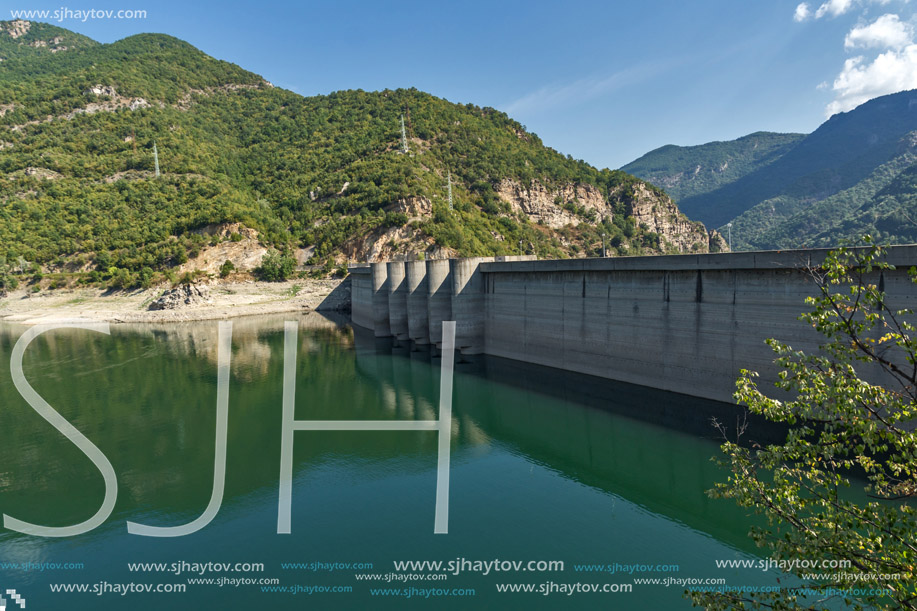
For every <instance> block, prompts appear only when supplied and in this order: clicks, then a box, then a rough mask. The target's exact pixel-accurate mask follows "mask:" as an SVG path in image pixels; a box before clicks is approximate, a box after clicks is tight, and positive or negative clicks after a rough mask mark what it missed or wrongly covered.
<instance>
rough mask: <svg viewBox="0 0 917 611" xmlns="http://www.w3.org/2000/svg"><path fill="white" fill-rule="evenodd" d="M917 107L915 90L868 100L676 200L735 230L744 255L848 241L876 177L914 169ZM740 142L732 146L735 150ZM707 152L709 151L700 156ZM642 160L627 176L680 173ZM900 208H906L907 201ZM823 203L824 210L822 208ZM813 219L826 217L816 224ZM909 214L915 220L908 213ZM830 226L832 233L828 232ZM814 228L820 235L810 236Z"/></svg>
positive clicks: (880, 232) (890, 237) (656, 160)
mask: <svg viewBox="0 0 917 611" xmlns="http://www.w3.org/2000/svg"><path fill="white" fill-rule="evenodd" d="M915 106H917V90H912V91H903V92H899V93H894V94H890V95H886V96H881V97H879V98H875V99H873V100H869V101H868V102H865V103H864V104H862V105H860V106H858V107H857V108H855V109H853V110H851V111H848V112H845V113H838V114H836V115H834V116H832V117H831V118H830V119H828V120H827V121H825V122H824V123H823V124H822V125H820V126H819V127H818V128H817V129H816V130H815V131H813V132H812V133H811V134H808V135H806V136H804V137H803V138H801V139H799V140H798V141H796V142H790V146H789V147H788V148H787V149H786V150H777V153H778V156H777V157H776V158H775V159H772V160H771V161H770V162H769V163H767V164H762V165H760V166H757V167H755V166H752V165H749V166H747V168H746V169H747V172H745V173H743V174H741V175H738V176H734V177H731V180H724V181H721V183H720V184H718V185H717V186H716V188H715V189H710V190H707V191H697V192H693V193H683V195H686V196H684V197H681V198H680V199H679V198H678V197H676V201H678V204H679V207H680V209H682V210H683V211H684V212H685V213H686V214H688V215H689V216H691V217H692V218H697V219H699V220H701V221H702V222H705V223H707V224H709V225H710V226H713V227H719V228H720V229H722V228H724V226H725V224H726V223H732V225H733V227H732V234H733V236H734V244H735V246H737V247H738V248H740V249H748V248H754V249H769V248H793V247H797V248H798V247H804V246H808V245H815V244H817V245H820V246H834V245H837V244H839V243H840V242H841V241H849V240H850V239H851V236H850V235H849V232H846V231H845V230H844V229H843V225H844V223H845V222H846V220H848V219H847V215H855V214H857V211H858V210H860V208H862V207H864V206H865V207H870V206H871V205H872V204H871V203H870V202H871V198H872V197H874V196H875V195H876V191H875V189H873V188H872V187H871V186H870V185H872V184H875V183H876V181H877V180H879V178H880V177H879V176H874V174H876V173H877V172H878V173H879V174H880V175H882V174H883V173H887V172H888V171H890V169H891V168H894V169H895V171H896V172H900V171H903V170H904V169H905V168H906V167H907V166H909V165H910V162H909V161H908V159H907V158H906V157H902V156H906V155H909V154H911V153H910V149H911V147H912V144H910V143H911V141H912V140H913V138H912V136H911V135H910V134H912V133H913V132H915V130H917V108H915ZM753 135H754V134H752V135H749V136H746V137H745V138H748V137H751V136H753ZM739 140H742V139H739ZM739 140H737V141H732V142H731V143H727V145H731V146H735V145H734V143H735V142H739ZM704 146H708V145H701V148H700V149H698V150H701V151H702V150H703V148H702V147H704ZM691 153H694V154H695V156H696V151H687V152H684V154H685V156H686V158H687V162H690V161H691ZM641 160H642V161H641V164H637V161H640V160H637V161H635V162H633V163H632V164H628V165H626V166H624V169H626V170H631V171H633V172H634V173H635V174H636V175H637V176H640V177H642V178H644V179H647V180H653V179H655V180H656V181H657V182H665V178H666V177H667V176H672V175H675V174H676V173H677V172H678V171H679V169H680V168H679V167H677V166H675V165H673V164H671V163H669V164H668V165H666V161H667V160H666V158H665V157H664V156H661V155H660V154H658V153H656V154H654V153H653V152H651V153H648V154H647V155H645V156H644V157H641ZM635 164H637V165H635ZM654 164H655V166H656V171H655V175H651V173H650V172H649V171H648V169H647V168H649V167H653V165H654ZM832 198H833V199H832ZM898 201H900V202H902V205H904V204H903V202H904V201H905V200H902V199H900V198H899V199H898ZM908 201H909V200H908ZM820 202H826V203H825V204H822V205H818V204H819V203H820ZM842 202H843V203H842ZM831 203H837V204H838V205H836V206H832V205H829V204H831ZM887 203H888V201H886V204H887ZM907 205H908V206H909V205H910V204H907ZM816 211H817V212H816ZM816 214H819V215H823V216H825V215H826V218H823V219H818V220H817V222H812V220H813V219H814V216H815V215H816ZM905 215H906V216H913V214H912V213H911V212H905ZM807 219H809V220H807ZM861 220H862V219H861ZM826 224H828V225H831V226H832V227H835V229H834V230H832V229H825V228H824V226H825V225H826ZM814 226H819V227H822V231H821V232H820V233H813V232H812V231H814V229H812V228H813V227H814ZM859 226H860V228H861V229H863V230H864V231H867V232H870V233H873V234H874V237H877V238H880V239H883V240H886V241H891V242H893V243H900V241H901V240H906V239H909V238H907V237H906V235H909V233H908V232H904V233H900V234H899V233H896V232H895V231H894V228H893V227H891V226H890V225H889V224H888V223H885V224H883V227H882V228H879V227H875V226H870V225H869V224H868V223H867V224H865V225H864V224H863V223H860V225H859ZM824 231H828V233H824ZM831 231H834V232H835V233H834V234H832V233H831ZM832 236H833V237H832Z"/></svg>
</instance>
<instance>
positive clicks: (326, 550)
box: [0, 314, 754, 609]
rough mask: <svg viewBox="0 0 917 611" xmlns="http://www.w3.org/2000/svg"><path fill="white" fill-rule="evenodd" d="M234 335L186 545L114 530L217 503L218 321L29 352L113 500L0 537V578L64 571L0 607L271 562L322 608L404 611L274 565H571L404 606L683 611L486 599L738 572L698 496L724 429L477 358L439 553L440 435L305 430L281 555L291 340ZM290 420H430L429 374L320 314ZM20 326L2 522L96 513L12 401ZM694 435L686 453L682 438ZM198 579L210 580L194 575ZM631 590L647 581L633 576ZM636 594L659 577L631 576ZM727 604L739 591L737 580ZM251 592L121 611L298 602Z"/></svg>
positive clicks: (702, 412) (227, 590)
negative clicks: (226, 565) (723, 562)
mask: <svg viewBox="0 0 917 611" xmlns="http://www.w3.org/2000/svg"><path fill="white" fill-rule="evenodd" d="M289 318H291V316H285V317H268V318H252V319H239V320H236V321H234V323H233V327H234V329H233V354H232V365H231V373H232V378H231V381H230V398H229V402H230V412H229V437H228V455H227V481H226V493H225V496H224V501H223V505H222V509H221V511H220V513H219V514H218V515H217V517H216V519H215V520H214V521H213V522H212V523H211V524H210V525H209V526H208V527H206V528H205V529H203V530H202V531H200V532H198V533H195V534H193V535H189V536H186V537H182V538H178V539H166V540H163V539H151V538H145V537H137V536H132V535H128V534H127V532H126V528H125V524H124V522H125V520H128V519H130V520H132V521H136V522H140V523H144V524H150V525H160V526H169V525H177V524H183V523H185V522H188V521H190V520H193V519H194V518H195V517H197V516H198V515H199V514H200V513H201V512H202V511H203V509H204V507H206V505H207V502H208V500H209V498H210V489H211V484H212V477H213V471H212V469H213V448H214V444H213V437H214V420H215V388H216V338H217V324H216V322H209V323H208V322H205V323H194V324H190V323H189V324H173V325H163V326H153V325H145V326H139V325H138V326H128V325H119V326H112V333H111V336H100V335H99V334H93V333H90V332H84V331H78V330H62V331H55V332H52V333H49V334H47V335H44V336H41V337H39V338H38V339H36V340H35V341H34V342H33V344H32V345H31V347H30V348H29V351H28V353H27V354H26V357H25V360H24V368H25V372H26V376H27V378H28V380H29V382H30V383H31V384H32V386H33V387H34V388H35V389H36V390H37V391H38V392H39V393H40V394H41V395H42V396H43V397H44V398H45V399H46V400H47V401H48V402H49V403H50V404H51V405H52V406H54V407H55V408H56V409H57V410H58V411H59V412H60V413H61V414H62V415H63V416H65V417H66V418H67V419H68V420H70V421H71V422H72V423H73V424H74V425H75V426H77V428H79V429H80V430H81V431H82V432H83V433H84V434H86V436H87V437H88V438H89V439H91V440H92V441H93V442H94V443H95V444H96V445H97V446H98V447H99V448H100V449H101V450H102V451H103V452H104V453H105V455H106V456H107V457H108V458H109V460H110V461H111V462H112V464H113V465H114V467H115V471H116V473H117V474H118V481H119V497H118V503H117V506H116V509H115V512H114V514H113V515H112V517H111V518H110V519H109V521H108V522H107V523H106V524H105V525H104V526H103V527H100V528H99V529H97V530H95V531H93V532H92V533H89V534H87V535H82V536H79V537H74V538H70V539H39V538H34V537H28V536H24V535H20V534H17V533H13V532H10V531H7V530H3V531H2V532H0V566H2V563H4V562H6V563H15V562H33V563H41V562H52V563H58V562H77V563H82V564H83V566H84V568H83V569H80V570H72V571H56V572H39V571H31V572H28V571H21V570H8V569H2V568H0V579H2V583H0V585H2V586H3V587H4V588H7V587H14V588H18V589H19V590H20V591H21V592H26V593H27V594H26V596H27V598H29V602H30V604H32V605H33V608H55V607H57V606H60V604H61V603H62V602H64V601H65V602H66V605H67V606H68V607H70V608H77V609H103V608H125V601H126V600H128V599H127V598H116V597H113V598H111V599H107V598H105V597H96V596H93V595H91V594H79V595H77V594H74V595H69V596H67V597H66V598H62V596H63V595H59V594H51V593H50V592H49V587H48V584H50V583H73V582H81V583H90V584H92V583H96V582H100V581H107V582H110V583H129V582H145V583H187V578H188V575H174V574H168V573H156V572H152V573H151V572H139V573H138V572H131V571H130V570H129V569H128V567H127V563H129V562H130V563H134V562H173V561H188V562H207V561H213V562H263V563H264V565H265V570H264V572H263V573H258V574H231V575H228V576H229V577H257V578H262V577H276V578H278V579H279V580H280V584H282V585H293V584H304V585H318V586H340V585H343V586H352V587H353V592H351V593H340V594H331V593H328V594H315V595H312V598H311V599H307V600H308V603H309V604H310V605H315V606H318V607H319V608H344V609H347V608H354V609H358V608H393V609H398V608H403V606H404V601H403V600H397V599H385V598H381V597H371V596H370V593H369V588H370V586H372V587H398V586H400V585H405V584H399V583H389V584H386V583H384V582H377V583H372V584H370V583H369V582H365V581H357V580H355V577H354V573H355V571H353V570H339V571H334V572H327V571H318V572H313V571H305V570H284V569H283V568H282V567H281V563H286V562H325V563H329V562H344V563H347V562H350V563H353V562H362V563H372V564H373V569H372V571H369V572H374V573H379V574H386V573H390V572H392V570H393V565H392V562H393V561H396V560H444V561H448V560H452V559H456V558H467V559H470V560H491V559H495V558H499V559H504V560H524V561H528V560H563V561H564V562H565V563H566V570H565V572H563V573H539V574H537V575H532V574H528V575H526V574H523V573H502V574H494V573H491V574H490V575H488V576H482V575H477V574H473V573H463V574H461V575H456V576H450V577H449V579H448V580H445V581H438V582H429V581H427V582H412V583H410V584H407V585H412V586H414V587H417V588H427V587H439V588H443V587H448V588H474V589H475V590H476V595H475V597H474V598H473V599H468V598H465V599H461V598H437V599H436V600H435V601H430V602H431V603H435V604H436V606H437V607H445V608H457V609H461V608H472V607H474V608H520V609H528V608H533V607H534V608H557V609H571V608H595V607H596V605H597V604H601V605H602V606H608V605H611V606H613V607H614V608H616V609H628V608H633V609H644V608H690V605H689V604H688V603H687V602H686V601H685V600H684V599H683V598H682V596H681V592H682V589H683V588H681V587H670V588H664V587H642V588H638V587H635V588H634V591H633V592H631V593H628V594H616V595H604V596H614V598H613V600H612V601H611V602H610V603H609V602H608V601H606V600H604V599H602V600H599V598H597V597H602V596H603V595H601V594H579V595H577V596H573V597H566V596H561V595H557V596H553V597H550V596H549V597H542V596H539V595H536V594H529V595H523V594H500V593H497V592H496V589H495V584H496V583H541V582H544V581H554V582H557V583H575V582H602V583H606V582H607V583H631V582H632V577H633V576H621V575H600V576H594V575H590V574H588V573H576V572H575V571H574V570H573V565H574V564H590V563H615V562H617V563H621V564H635V563H639V564H652V565H656V564H675V565H679V567H680V570H679V572H678V573H677V574H674V573H667V574H664V575H663V576H665V575H676V576H679V577H683V578H684V577H720V576H728V575H724V574H723V572H722V571H718V570H717V569H716V567H715V564H714V561H715V560H716V559H724V558H735V557H748V554H749V553H752V552H753V550H754V548H753V546H752V545H751V543H750V541H749V539H748V538H747V532H748V529H749V526H750V523H751V520H750V518H748V517H747V516H746V515H745V512H744V511H743V510H740V509H739V508H736V507H734V506H733V505H732V504H731V503H729V502H728V501H717V500H711V499H709V498H708V497H707V495H706V494H705V491H706V490H707V489H709V488H711V487H712V486H713V484H714V482H715V481H719V480H722V479H723V478H724V477H725V474H724V473H723V472H722V471H720V470H719V468H718V467H717V466H716V465H715V464H714V463H713V462H711V460H710V459H711V457H713V456H715V455H717V454H718V443H717V442H716V441H715V440H713V437H714V431H713V429H712V427H711V426H710V424H709V416H710V415H711V414H713V413H717V414H718V415H719V416H720V418H721V419H728V418H733V417H734V412H733V408H731V407H729V406H724V405H722V404H711V403H709V402H705V401H702V400H696V399H690V398H686V397H682V396H677V395H673V394H670V393H663V392H655V391H651V390H649V389H644V388H638V387H633V386H628V385H623V384H615V383H612V382H608V381H607V380H597V379H594V378H589V377H586V376H577V375H575V374H570V373H564V372H558V371H554V370H549V369H546V368H540V367H535V366H530V365H523V364H520V363H515V362H512V361H506V360H501V359H495V358H491V357H475V358H474V359H473V360H469V359H458V361H457V363H456V367H455V392H454V405H453V427H452V430H453V436H452V468H451V502H450V524H449V533H450V534H449V535H445V536H443V535H434V534H433V515H434V514H433V510H434V500H435V499H434V490H435V480H436V457H437V437H436V434H435V433H433V432H426V431H397V432H377V431H365V432H363V431H360V432H318V431H308V432H297V433H296V435H295V449H294V482H293V485H294V489H293V512H292V524H293V532H292V534H291V535H277V534H276V523H277V480H278V469H279V464H280V433H281V428H280V415H281V397H282V374H283V321H284V320H285V319H289ZM298 320H299V322H300V330H299V353H298V359H297V394H296V418H297V419H316V420H343V419H356V420H384V419H417V420H432V419H435V418H436V411H437V405H438V392H439V375H440V372H439V359H438V358H436V357H435V356H434V355H431V354H430V353H429V352H428V351H423V350H418V349H416V348H415V347H411V346H403V345H398V344H396V343H394V342H392V341H390V340H378V339H376V338H374V337H373V336H372V333H371V332H368V331H365V330H363V329H360V328H359V327H356V328H351V327H349V326H347V325H345V324H342V323H343V322H344V321H340V320H333V319H328V318H325V317H322V316H319V315H317V314H310V315H308V316H302V317H299V319H298ZM23 330H24V328H23V327H16V326H0V364H2V367H0V406H2V409H0V418H2V423H3V425H2V431H3V433H2V441H3V444H2V447H0V510H2V512H3V513H5V514H8V515H11V516H15V517H17V518H20V519H26V520H28V521H31V522H35V523H39V524H47V525H65V524H70V523H75V522H79V521H82V520H84V519H85V518H86V517H87V516H89V515H91V514H92V513H94V512H95V510H96V509H97V508H98V506H99V503H100V502H101V498H102V496H103V485H102V478H101V476H100V475H99V473H98V472H97V471H96V470H95V469H94V467H93V466H92V464H91V463H90V462H89V461H88V460H87V459H86V458H85V457H84V456H83V455H82V454H81V453H80V452H79V451H78V450H77V449H76V448H75V447H73V446H72V445H71V444H70V443H69V442H67V441H66V440H65V439H64V438H63V437H62V436H61V435H59V434H58V433H57V432H56V431H54V430H53V429H52V428H51V427H50V426H49V425H48V424H47V423H46V422H44V420H42V419H41V418H40V417H39V416H38V415H37V414H36V413H35V412H34V411H33V410H32V409H31V408H29V406H28V405H27V404H26V403H25V401H24V400H23V399H22V398H21V397H19V396H18V394H17V393H16V391H15V389H14V388H13V385H12V382H11V380H10V377H9V368H8V363H9V355H10V352H11V350H12V346H13V344H14V343H15V341H16V338H17V337H18V336H19V335H20V334H21V333H22V332H23ZM686 431H689V432H686ZM207 576H211V575H207ZM638 576H640V575H638ZM642 576H649V577H652V576H654V575H642ZM737 579H738V582H737V584H738V585H742V584H747V583H750V579H749V577H748V576H745V575H742V576H741V577H738V578H737ZM306 596H307V595H304V594H303V595H301V596H299V598H297V597H296V596H290V595H288V594H286V595H285V594H270V593H264V592H262V591H261V587H260V586H257V585H246V586H241V587H238V588H233V587H222V588H221V587H217V586H204V585H195V586H189V588H188V591H187V592H186V593H184V594H176V595H166V594H137V595H129V597H130V598H129V602H130V606H131V607H133V608H136V609H153V608H157V607H161V605H163V604H167V605H170V606H172V607H173V608H176V609H185V608H187V609H194V608H203V607H206V606H208V605H213V604H215V603H219V604H221V605H223V606H224V607H225V608H228V609H233V608H245V606H246V605H269V606H270V607H272V608H281V609H283V608H291V609H292V608H300V607H302V606H303V604H304V603H305V602H306V601H304V600H303V599H304V598H306Z"/></svg>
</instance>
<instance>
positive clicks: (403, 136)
mask: <svg viewBox="0 0 917 611" xmlns="http://www.w3.org/2000/svg"><path fill="white" fill-rule="evenodd" d="M401 152H402V153H407V152H408V135H407V133H406V132H405V131H404V115H401Z"/></svg>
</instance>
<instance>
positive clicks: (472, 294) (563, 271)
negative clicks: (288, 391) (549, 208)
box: [350, 246, 917, 403]
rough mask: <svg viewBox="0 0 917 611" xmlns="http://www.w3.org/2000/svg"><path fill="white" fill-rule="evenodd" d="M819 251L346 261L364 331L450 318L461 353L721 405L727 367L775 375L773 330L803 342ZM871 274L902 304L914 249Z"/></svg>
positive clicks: (399, 330) (910, 292) (420, 327)
mask: <svg viewBox="0 0 917 611" xmlns="http://www.w3.org/2000/svg"><path fill="white" fill-rule="evenodd" d="M827 253H828V250H826V249H817V250H788V251H764V252H742V253H718V254H703V255H667V256H649V257H618V258H609V259H567V260H545V261H536V260H533V259H534V258H533V257H490V258H481V257H479V258H468V259H449V260H446V259H442V260H429V261H408V262H401V261H390V262H382V263H372V264H371V265H370V266H368V267H362V268H353V269H351V270H350V271H351V278H352V285H351V308H352V320H353V323H354V324H356V325H359V326H361V327H365V328H367V329H371V330H373V331H374V333H375V336H376V337H394V338H395V339H397V340H399V341H405V342H407V341H412V342H414V343H416V344H431V345H434V346H436V345H437V344H439V343H440V342H441V337H442V322H443V321H444V320H454V321H456V347H457V348H458V349H459V350H460V351H461V353H462V354H467V355H472V354H488V355H493V356H498V357H503V358H508V359H513V360H517V361H523V362H528V363H535V364H538V365H544V366H548V367H553V368H557V369H563V370H568V371H575V372H579V373H584V374H589V375H593V376H598V377H602V378H608V379H612V380H617V381H621V382H628V383H631V384H638V385H641V386H648V387H652V388H657V389H662V390H667V391H671V392H677V393H681V394H686V395H691V396H695V397H702V398H705V399H713V400H716V401H724V402H730V403H731V402H733V399H732V393H733V392H734V390H735V381H736V378H737V377H738V375H739V370H740V369H743V368H744V369H751V370H753V371H757V372H758V373H760V375H761V378H760V381H759V387H760V388H761V389H762V390H763V391H764V392H768V389H772V388H773V383H774V382H775V381H776V379H777V373H778V371H777V368H776V367H775V365H774V364H773V360H774V353H773V352H772V351H771V349H770V348H769V347H768V346H767V345H766V344H765V343H764V341H765V339H767V338H776V339H778V340H781V341H783V342H786V343H788V344H790V345H791V346H792V347H793V348H794V349H801V350H804V351H806V352H810V353H814V352H816V351H817V350H818V346H819V343H821V342H822V341H823V339H824V338H823V337H822V336H821V335H819V334H818V333H817V332H815V331H814V330H813V329H812V328H810V327H809V326H807V325H806V324H805V323H803V322H801V321H799V320H798V316H799V315H800V314H801V313H802V312H804V311H807V310H808V309H809V306H807V305H806V304H805V301H804V300H805V298H806V297H807V296H810V295H815V294H816V293H818V288H817V286H816V285H815V283H814V281H813V279H812V278H811V276H810V274H809V273H808V269H809V268H812V267H817V266H818V265H819V264H820V263H821V262H822V261H823V260H824V257H825V255H826V254H827ZM885 260H886V261H888V262H889V263H891V264H892V265H894V266H895V267H896V269H894V270H885V271H884V272H881V273H880V272H875V273H874V274H873V276H874V278H870V281H871V282H875V283H876V284H877V285H878V286H879V287H880V288H882V289H883V290H884V291H885V292H886V294H887V296H888V303H889V306H890V307H892V308H893V309H895V308H906V307H909V308H914V307H915V305H917V285H914V284H913V283H912V282H911V281H910V278H909V276H908V273H907V270H908V268H909V267H910V266H911V265H913V264H917V246H894V247H890V248H888V249H887V251H886V256H885Z"/></svg>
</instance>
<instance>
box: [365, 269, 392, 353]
mask: <svg viewBox="0 0 917 611" xmlns="http://www.w3.org/2000/svg"><path fill="white" fill-rule="evenodd" d="M370 268H371V270H372V279H373V286H372V292H373V301H372V303H373V330H374V331H375V333H376V337H389V336H390V335H391V334H392V329H391V327H390V326H389V318H388V307H389V295H388V293H389V291H388V266H387V265H386V264H385V263H372V264H371V265H370Z"/></svg>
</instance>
